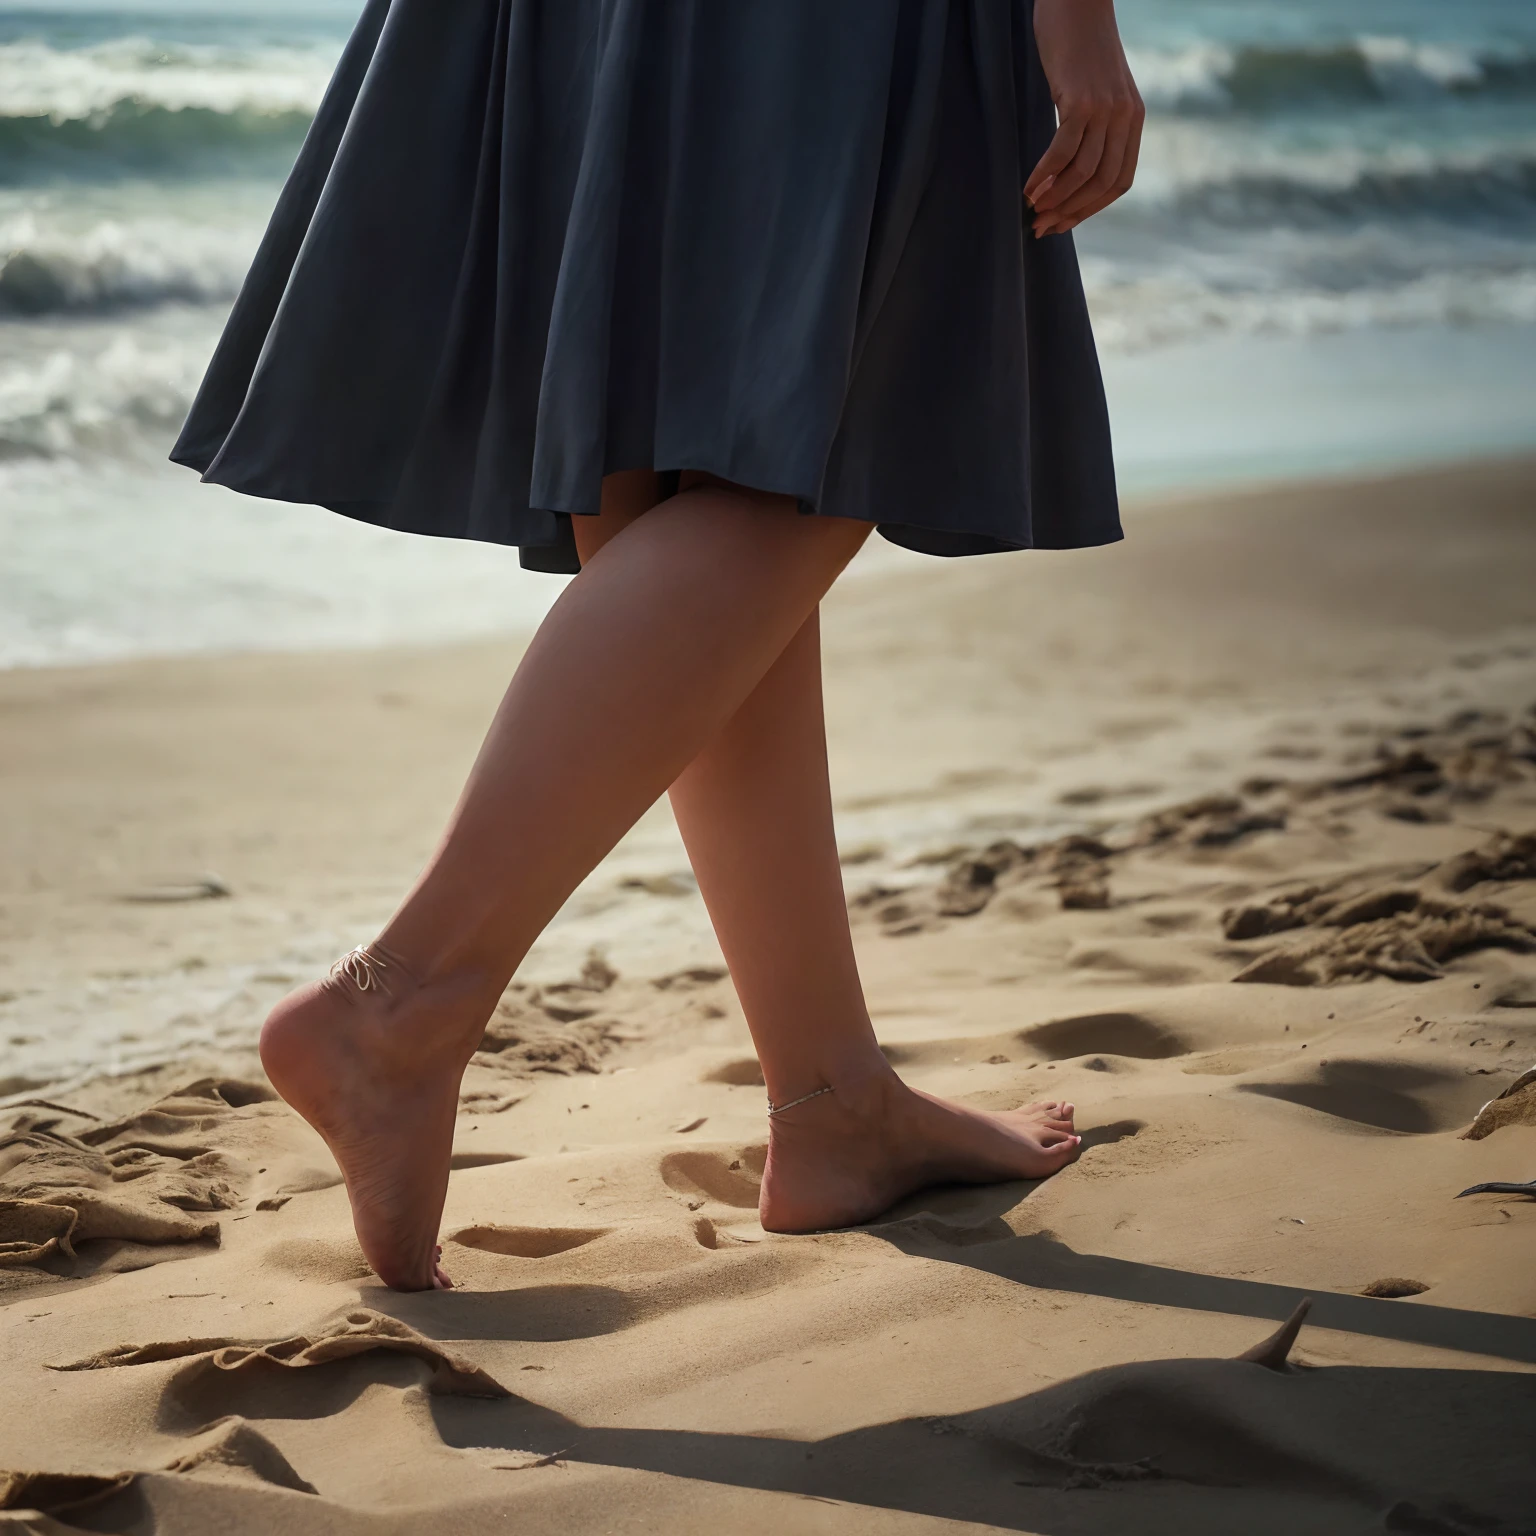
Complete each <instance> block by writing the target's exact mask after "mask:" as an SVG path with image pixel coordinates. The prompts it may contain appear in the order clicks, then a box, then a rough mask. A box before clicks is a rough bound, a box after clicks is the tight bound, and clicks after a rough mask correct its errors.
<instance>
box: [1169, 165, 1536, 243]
mask: <svg viewBox="0 0 1536 1536" xmlns="http://www.w3.org/2000/svg"><path fill="white" fill-rule="evenodd" d="M1148 201H1149V202H1151V201H1162V202H1164V203H1165V205H1171V208H1172V209H1173V211H1175V212H1176V213H1177V214H1178V215H1179V216H1180V217H1182V218H1186V219H1198V220H1200V221H1202V222H1204V223H1208V224H1215V225H1224V226H1238V227H1252V226H1255V225H1262V226H1274V225H1291V226H1300V227H1306V226H1307V225H1315V224H1319V223H1339V222H1346V221H1348V222H1358V221H1361V220H1366V219H1426V218H1427V219H1434V220H1438V221H1442V222H1449V221H1455V220H1460V219H1471V220H1477V221H1480V222H1484V223H1486V222H1494V223H1498V224H1502V225H1508V224H1517V225H1523V224H1526V223H1528V222H1530V221H1531V220H1532V219H1533V218H1536V154H1533V153H1530V152H1522V151H1520V150H1509V151H1493V152H1484V153H1467V154H1453V155H1441V156H1430V155H1428V154H1406V155H1403V156H1401V157H1398V158H1395V159H1379V158H1374V157H1366V156H1360V155H1350V156H1336V157H1333V158H1331V159H1327V158H1325V159H1320V160H1316V161H1307V160H1303V159H1299V158H1298V159H1297V160H1295V161H1294V162H1293V163H1292V164H1290V165H1288V166H1285V167H1283V168H1282V167H1281V166H1280V165H1279V164H1278V163H1275V162H1273V161H1271V163H1270V164H1269V165H1267V166H1263V167H1256V168H1254V169H1252V170H1239V171H1234V172H1230V173H1228V174H1225V175H1214V176H1211V177H1209V178H1201V179H1197V180H1186V181H1183V182H1182V183H1175V184H1173V185H1172V186H1171V187H1168V188H1166V189H1165V190H1164V195H1163V197H1162V198H1160V199H1159V198H1157V197H1156V194H1155V193H1154V195H1153V197H1152V198H1149V199H1148Z"/></svg>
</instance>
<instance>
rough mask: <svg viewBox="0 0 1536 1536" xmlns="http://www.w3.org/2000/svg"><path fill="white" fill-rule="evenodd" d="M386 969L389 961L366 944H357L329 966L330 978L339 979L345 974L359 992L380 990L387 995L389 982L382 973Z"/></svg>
mask: <svg viewBox="0 0 1536 1536" xmlns="http://www.w3.org/2000/svg"><path fill="white" fill-rule="evenodd" d="M388 969H389V962H388V961H387V960H386V959H384V957H383V956H382V955H378V954H375V953H374V952H373V951H372V950H370V949H369V948H368V946H367V945H366V944H359V945H358V946H357V948H356V949H354V950H351V951H350V952H349V953H347V954H345V955H343V956H342V957H341V959H340V960H338V961H337V962H336V964H335V965H333V966H332V967H331V977H330V979H331V980H332V981H339V980H340V979H341V978H342V977H343V976H345V977H346V978H347V980H348V981H350V982H351V983H352V985H353V986H354V987H356V988H357V990H358V991H359V992H382V993H384V995H385V996H386V997H387V996H388V995H389V983H388V982H387V981H385V979H384V975H383V973H384V972H385V971H387V970H388Z"/></svg>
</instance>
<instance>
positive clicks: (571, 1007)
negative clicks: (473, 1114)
mask: <svg viewBox="0 0 1536 1536" xmlns="http://www.w3.org/2000/svg"><path fill="white" fill-rule="evenodd" d="M594 961H595V957H589V959H588V961H587V965H586V968H585V969H584V970H583V972H582V977H581V978H580V979H578V980H576V981H572V982H562V983H559V984H557V985H554V986H545V987H533V986H529V985H527V984H525V983H522V982H514V983H513V984H512V985H511V986H510V987H508V988H507V990H506V991H505V992H504V993H503V994H502V998H501V1001H500V1002H499V1003H497V1005H496V1011H495V1012H494V1013H493V1014H492V1015H491V1017H490V1021H489V1022H488V1023H487V1024H486V1026H485V1033H484V1035H483V1036H482V1037H481V1040H480V1048H479V1050H478V1051H477V1052H476V1053H475V1058H474V1060H475V1063H476V1065H478V1066H482V1067H492V1068H494V1069H495V1070H496V1071H498V1072H501V1073H507V1074H511V1075H513V1076H517V1077H532V1076H534V1074H536V1073H539V1072H550V1073H556V1074H559V1075H561V1076H567V1077H568V1076H570V1075H571V1074H572V1073H573V1072H596V1071H598V1070H599V1063H600V1062H601V1060H602V1058H603V1057H604V1056H606V1055H607V1054H608V1052H609V1051H610V1050H612V1048H613V1047H614V1045H616V1044H617V1043H618V1042H619V1041H620V1040H622V1039H624V1038H626V1037H625V1036H623V1035H622V1034H621V1033H620V1031H619V1026H618V1023H617V1022H616V1021H615V1020H613V1019H611V1018H600V1017H598V1016H597V1015H598V1007H597V1005H596V1003H595V998H596V997H597V996H598V995H599V994H600V993H601V992H603V991H606V990H607V989H608V988H609V987H611V986H612V985H613V984H614V982H615V981H617V979H618V973H617V972H613V973H612V979H611V980H610V979H608V975H609V973H608V972H607V971H606V970H605V971H604V972H602V973H599V972H598V970H597V969H596V968H595V964H594ZM505 1107H506V1108H509V1109H510V1108H511V1102H509V1103H507V1104H506V1105H505Z"/></svg>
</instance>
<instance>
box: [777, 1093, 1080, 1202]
mask: <svg viewBox="0 0 1536 1536" xmlns="http://www.w3.org/2000/svg"><path fill="white" fill-rule="evenodd" d="M1072 1112H1073V1106H1072V1105H1070V1104H1068V1103H1065V1102H1064V1101H1061V1100H1054V1099H1052V1100H1046V1101H1044V1102H1041V1103H1035V1104H1028V1105H1025V1106H1024V1108H1022V1109H1015V1110H1009V1111H1007V1112H1005V1113H1002V1114H995V1113H992V1112H990V1111H987V1110H980V1109H970V1108H967V1107H966V1106H965V1105H962V1104H951V1103H949V1102H948V1101H947V1100H944V1099H936V1098H934V1097H933V1096H932V1095H931V1094H926V1093H919V1092H917V1090H915V1089H913V1088H908V1087H907V1086H906V1085H905V1084H904V1083H903V1082H902V1081H901V1080H900V1078H898V1077H896V1076H895V1074H894V1073H892V1074H889V1075H888V1076H885V1075H882V1076H877V1077H876V1078H875V1079H874V1080H873V1081H872V1082H870V1083H867V1084H863V1085H860V1086H859V1087H858V1088H857V1089H856V1090H853V1089H848V1090H845V1089H843V1088H841V1087H840V1088H839V1089H838V1091H837V1092H834V1093H829V1094H824V1095H822V1096H821V1097H819V1098H815V1099H811V1100H809V1101H808V1102H807V1103H805V1104H802V1105H799V1106H797V1107H796V1108H794V1109H791V1110H787V1111H785V1112H784V1113H783V1114H779V1115H774V1116H772V1117H771V1118H770V1119H769V1122H768V1127H769V1133H768V1162H767V1166H766V1167H765V1168H764V1169H763V1185H762V1194H761V1196H760V1199H759V1203H758V1211H759V1214H760V1216H761V1218H762V1223H763V1226H764V1227H765V1228H766V1229H767V1230H768V1231H770V1232H819V1231H826V1230H827V1229H828V1228H831V1227H847V1226H855V1225H857V1224H858V1223H860V1222H864V1221H868V1220H870V1219H871V1218H872V1217H874V1216H878V1215H879V1214H880V1212H882V1211H884V1210H887V1209H889V1207H890V1206H892V1205H894V1204H895V1202H896V1201H897V1200H899V1199H901V1197H902V1196H903V1195H907V1194H911V1193H912V1191H913V1190H916V1189H923V1188H925V1187H926V1186H928V1185H930V1184H997V1183H1003V1182H1006V1181H1007V1180H1010V1179H1043V1178H1045V1177H1047V1176H1048V1175H1049V1174H1053V1173H1056V1172H1057V1171H1058V1170H1059V1169H1062V1168H1065V1167H1066V1165H1067V1164H1068V1163H1070V1162H1071V1161H1072V1160H1073V1158H1075V1157H1076V1156H1077V1149H1078V1147H1079V1145H1080V1144H1081V1140H1082V1138H1081V1137H1079V1136H1077V1135H1075V1134H1074V1133H1073V1130H1072Z"/></svg>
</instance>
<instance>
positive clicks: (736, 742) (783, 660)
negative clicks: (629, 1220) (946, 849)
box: [577, 497, 1077, 1231]
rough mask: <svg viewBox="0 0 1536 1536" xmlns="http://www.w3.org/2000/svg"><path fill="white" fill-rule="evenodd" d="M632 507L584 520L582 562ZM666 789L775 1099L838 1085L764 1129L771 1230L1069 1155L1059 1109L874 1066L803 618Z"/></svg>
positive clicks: (1066, 1111)
mask: <svg viewBox="0 0 1536 1536" xmlns="http://www.w3.org/2000/svg"><path fill="white" fill-rule="evenodd" d="M640 501H643V497H641V498H640ZM641 510H642V507H641V505H640V504H639V503H638V502H634V503H631V504H629V505H627V506H624V507H622V508H621V507H618V506H615V507H614V508H613V515H611V516H610V515H609V514H608V512H607V511H605V515H604V516H603V517H602V518H600V519H594V520H592V521H591V522H585V523H581V524H579V525H578V526H577V540H578V547H579V548H580V550H581V552H582V555H583V558H584V559H590V558H592V557H594V556H595V555H596V553H597V551H598V550H599V549H600V548H601V547H602V545H603V543H604V542H605V541H606V539H607V538H610V537H612V536H614V534H615V533H617V532H618V531H619V530H620V529H621V528H622V527H624V526H627V525H628V523H629V522H630V521H632V520H633V518H634V516H636V515H638V514H639V513H640V511H641ZM671 794H672V807H673V811H674V812H675V814H676V816H677V821H678V826H679V828H680V829H681V831H682V834H683V839H684V842H685V843H686V844H687V847H688V855H689V859H690V860H691V862H692V864H693V868H694V872H695V873H696V874H697V876H698V879H699V887H700V889H701V891H702V892H703V894H704V899H705V901H706V903H707V904H708V907H709V913H710V917H711V920H712V921H713V923H714V926H715V932H716V934H717V935H718V937H719V939H720V944H721V948H722V950H723V951H724V953H725V957H726V961H727V963H728V964H729V965H730V968H731V976H732V980H733V981H734V983H735V986H736V990H737V993H738V995H739V996H740V998H741V1001H742V1006H743V1009H744V1010H745V1013H746V1016H747V1023H748V1026H749V1028H750V1029H751V1031H752V1036H753V1041H754V1044H755V1045H756V1047H757V1052H758V1056H759V1058H760V1060H761V1061H762V1064H763V1076H764V1080H765V1082H766V1084H767V1088H768V1096H769V1098H770V1099H771V1100H772V1101H773V1102H775V1103H779V1104H785V1103H788V1102H790V1101H791V1100H793V1099H796V1098H799V1097H800V1096H801V1095H802V1094H807V1093H811V1092H813V1091H814V1090H816V1089H818V1088H824V1087H831V1088H832V1089H833V1092H832V1093H830V1094H824V1095H822V1096H821V1097H819V1098H816V1099H812V1100H809V1101H808V1102H806V1103H805V1104H803V1105H801V1106H799V1107H798V1108H795V1109H792V1110H789V1111H787V1112H786V1113H784V1114H782V1115H775V1116H773V1117H772V1118H771V1119H770V1121H769V1126H770V1141H769V1156H768V1166H767V1169H766V1170H765V1174H764V1179H763V1194H762V1217H763V1223H764V1225H765V1226H767V1227H768V1228H769V1229H770V1230H774V1231H805V1230H809V1229H813V1228H818V1227H829V1226H840V1225H846V1224H847V1223H849V1222H854V1221H860V1220H864V1219H867V1218H868V1217H870V1216H873V1215H874V1214H876V1213H877V1212H878V1211H881V1210H883V1209H885V1208H886V1207H887V1206H888V1205H890V1204H891V1203H892V1201H894V1200H895V1199H897V1198H899V1197H900V1196H901V1195H903V1194H905V1193H907V1192H908V1191H909V1190H911V1189H914V1188H917V1187H920V1186H921V1185H924V1184H930V1183H936V1182H940V1181H945V1180H977V1181H990V1180H995V1179H1009V1178H1038V1177H1041V1176H1042V1175H1044V1174H1047V1173H1054V1172H1055V1171H1056V1170H1057V1169H1058V1168H1060V1167H1062V1166H1063V1165H1064V1164H1065V1163H1067V1162H1068V1161H1070V1160H1071V1157H1072V1156H1073V1155H1074V1153H1075V1151H1076V1147H1077V1143H1076V1140H1075V1138H1074V1137H1073V1135H1072V1106H1071V1105H1069V1104H1064V1103H1061V1102H1059V1101H1051V1102H1048V1103H1045V1104H1034V1105H1028V1106H1026V1107H1025V1108H1023V1109H1022V1110H1018V1111H1014V1112H1012V1113H1010V1114H1006V1115H990V1114H983V1113H981V1112H979V1111H974V1110H969V1109H965V1108H963V1107H961V1106H958V1105H950V1104H946V1103H944V1102H943V1101H941V1100H937V1099H933V1098H930V1097H929V1096H927V1095H924V1094H919V1093H915V1092H913V1091H912V1090H910V1089H907V1088H905V1087H904V1086H903V1085H902V1084H901V1082H900V1081H899V1079H898V1078H897V1077H896V1075H895V1073H894V1072H892V1071H891V1069H890V1067H889V1066H888V1065H887V1063H886V1061H885V1058H884V1057H883V1056H882V1055H881V1053H880V1050H879V1047H878V1045H877V1044H876V1041H875V1033H874V1029H873V1027H872V1025H871V1024H870V1020H869V1013H868V1010H867V1008H866V1006H865V1001H864V993H863V988H862V985H861V983H860V981H859V973H858V966H857V963H856V961H855V958H854V951H853V940H852V935H851V933H850V931H849V926H848V909H847V902H846V898H845V896H844V891H843V883H842V870H841V867H840V864H839V860H838V855H837V844H836V839H835V836H834V831H833V819H832V796H831V788H830V784H829V781H828V773H827V750H826V727H825V722H824V718H823V712H822V689H821V646H820V632H819V625H818V621H817V616H816V615H815V614H814V613H813V614H812V615H811V616H810V617H809V618H808V619H807V620H806V621H805V623H804V624H803V625H802V626H801V628H800V630H799V632H798V633H797V634H796V635H795V637H794V639H793V640H791V641H790V643H789V645H788V646H787V647H786V648H785V650H784V652H783V653H782V654H781V655H780V656H779V658H778V660H777V661H776V662H775V663H774V664H773V666H772V667H771V668H770V669H769V670H768V672H767V673H766V675H765V676H764V677H763V680H762V681H761V682H760V683H759V684H758V685H757V687H756V688H755V689H754V690H753V691H752V693H751V695H750V696H749V697H748V698H747V699H746V701H745V702H744V703H743V704H742V706H741V707H740V709H738V710H737V711H736V713H735V714H734V715H733V716H732V717H731V719H730V721H729V723H728V724H727V725H726V726H725V727H724V728H723V729H722V730H721V731H720V732H719V734H718V735H716V736H715V737H713V738H712V739H711V740H710V742H709V744H708V745H707V746H706V747H705V748H704V750H703V751H702V752H701V753H700V754H699V755H698V756H697V757H696V758H695V759H694V760H693V761H692V763H690V764H689V766H688V767H687V768H686V769H685V770H684V771H683V773H681V774H680V775H679V776H678V778H677V780H676V782H675V783H674V784H673V786H672V792H671Z"/></svg>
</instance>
